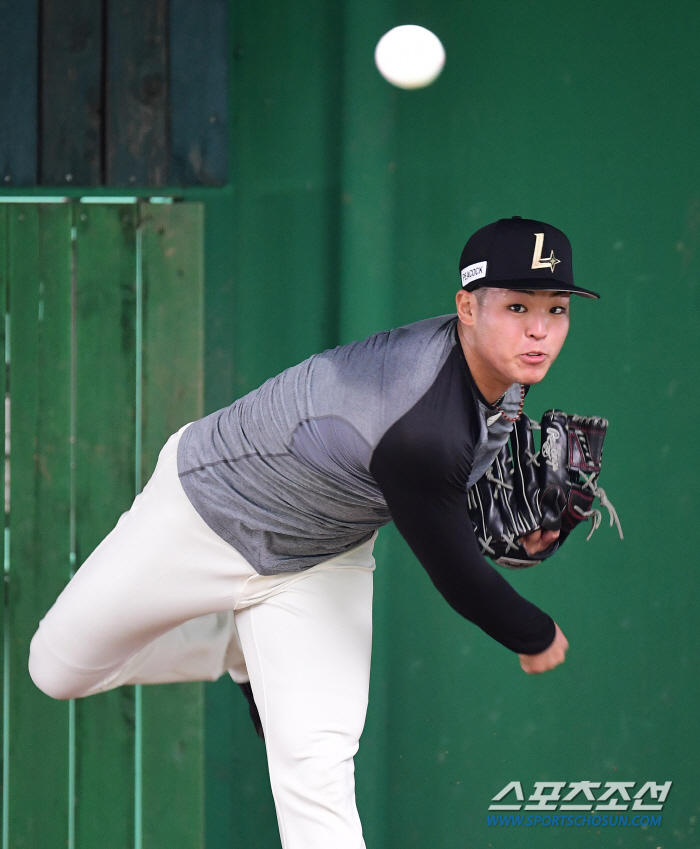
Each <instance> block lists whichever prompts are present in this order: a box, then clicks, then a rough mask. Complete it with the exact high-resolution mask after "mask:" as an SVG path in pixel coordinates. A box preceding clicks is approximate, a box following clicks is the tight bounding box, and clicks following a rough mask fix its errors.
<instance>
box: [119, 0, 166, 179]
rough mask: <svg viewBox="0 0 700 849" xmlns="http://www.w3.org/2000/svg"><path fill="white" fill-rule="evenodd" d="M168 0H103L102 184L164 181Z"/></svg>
mask: <svg viewBox="0 0 700 849" xmlns="http://www.w3.org/2000/svg"><path fill="white" fill-rule="evenodd" d="M167 19H168V16H167V0H139V2H136V0H114V2H111V3H109V4H108V24H107V32H108V44H107V81H106V82H107V104H106V119H107V124H106V141H107V163H106V165H107V184H108V185H110V186H164V185H166V184H167V181H168V158H169V149H168V148H169V144H168V110H169V92H168V74H167V46H168V41H167Z"/></svg>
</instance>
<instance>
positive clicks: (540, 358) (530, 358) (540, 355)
mask: <svg viewBox="0 0 700 849" xmlns="http://www.w3.org/2000/svg"><path fill="white" fill-rule="evenodd" d="M520 359H521V360H522V361H523V362H525V363H530V364H532V365H538V364H539V363H543V362H544V361H545V360H546V359H547V354H545V353H544V352H543V351H527V352H526V353H524V354H521V355H520Z"/></svg>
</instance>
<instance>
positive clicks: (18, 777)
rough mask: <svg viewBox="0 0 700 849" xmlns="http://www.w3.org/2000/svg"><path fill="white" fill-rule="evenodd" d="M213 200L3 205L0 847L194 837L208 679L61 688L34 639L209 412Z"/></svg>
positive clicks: (188, 840)
mask: <svg viewBox="0 0 700 849" xmlns="http://www.w3.org/2000/svg"><path fill="white" fill-rule="evenodd" d="M202 233H203V209H202V206H201V205H200V204H194V203H192V204H174V205H162V204H159V205H156V204H151V203H138V204H137V203H133V204H105V203H99V204H91V203H77V202H74V203H61V204H58V203H56V204H31V203H26V204H24V203H21V204H0V234H1V236H0V274H2V292H3V296H4V298H5V315H6V321H5V337H6V338H5V363H6V366H5V375H6V376H5V381H6V395H5V398H6V401H5V446H6V459H5V526H4V536H3V539H2V542H3V550H4V577H5V604H4V608H3V616H4V623H3V624H4V631H3V634H4V638H3V652H4V663H3V679H2V687H3V750H2V751H3V825H2V847H3V849H8V847H31V849H50V847H65V846H68V847H78V849H93V847H94V849H112V847H113V849H125V848H126V847H132V846H133V847H135V849H139V848H140V847H144V849H146V848H150V847H153V849H157V847H168V849H175V847H183V849H194V848H195V847H200V846H202V844H203V837H202V832H203V829H202V769H203V765H202V751H203V750H202V705H203V702H202V689H201V685H198V684H197V685H161V686H156V687H145V688H141V687H123V688H121V689H119V690H115V691H113V692H110V693H105V694H103V695H99V696H93V697H91V698H88V699H84V700H77V701H74V702H58V701H53V700H52V699H50V698H49V697H48V696H45V695H44V694H43V693H41V692H40V691H39V690H38V689H36V687H34V685H33V683H32V682H31V680H30V678H29V675H28V672H27V655H28V648H29V641H30V639H31V637H32V634H33V633H34V631H35V629H36V627H37V625H38V623H39V620H40V618H41V617H42V616H43V615H44V613H45V612H46V610H47V609H48V608H49V607H50V606H51V604H52V603H53V602H54V600H55V598H56V596H57V595H58V594H59V592H60V591H61V589H62V587H63V586H64V585H65V583H66V582H67V581H68V579H69V578H70V576H71V574H72V573H73V572H74V571H75V570H76V569H78V568H80V564H81V563H82V562H83V561H84V560H85V559H86V557H87V556H88V555H89V554H90V552H91V551H92V550H93V548H95V546H96V545H97V544H98V543H99V542H100V540H101V539H102V538H103V537H104V536H105V535H106V534H107V533H108V532H109V531H110V530H111V528H112V527H113V526H114V524H115V522H116V520H117V518H118V517H119V515H120V513H122V512H123V511H124V510H126V509H128V507H129V505H130V504H131V501H132V499H133V497H134V494H135V493H136V492H137V491H139V490H140V489H141V486H142V484H144V483H145V482H146V481H147V480H148V477H149V476H150V474H151V472H152V470H153V468H154V466H155V463H156V459H157V456H158V452H159V450H160V448H161V447H162V445H163V443H164V442H165V440H166V439H167V437H168V436H169V435H170V434H171V433H172V432H174V431H175V430H177V429H178V428H179V427H180V426H181V425H183V424H184V423H186V422H188V421H191V420H192V419H194V418H196V417H198V416H200V415H201V407H202V349H203V341H202V299H203V295H202V290H203V279H202V277H203V273H202Z"/></svg>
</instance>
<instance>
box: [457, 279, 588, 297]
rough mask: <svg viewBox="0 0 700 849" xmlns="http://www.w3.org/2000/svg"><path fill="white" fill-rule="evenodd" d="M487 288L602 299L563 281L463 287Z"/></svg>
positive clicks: (491, 282)
mask: <svg viewBox="0 0 700 849" xmlns="http://www.w3.org/2000/svg"><path fill="white" fill-rule="evenodd" d="M482 287H487V288H489V289H513V290H514V291H516V292H527V291H531V292H533V291H534V292H536V291H542V292H570V293H571V294H572V295H581V297H582V298H600V295H599V294H598V293H597V292H591V291H590V290H588V289H582V288H581V287H580V286H574V285H573V284H571V283H563V282H562V281H561V280H547V279H541V278H533V279H530V280H483V279H482V280H476V281H475V282H474V284H473V285H471V286H465V287H463V288H464V289H466V290H467V291H469V292H473V291H474V289H480V288H482Z"/></svg>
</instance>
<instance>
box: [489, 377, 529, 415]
mask: <svg viewBox="0 0 700 849" xmlns="http://www.w3.org/2000/svg"><path fill="white" fill-rule="evenodd" d="M505 397H506V393H505V392H504V393H503V395H501V397H500V398H499V399H498V400H499V401H503V399H504V398H505ZM524 404H525V386H524V385H523V384H522V383H521V384H520V406H519V407H518V413H517V415H516V416H515V418H513V417H512V416H509V415H507V414H506V413H504V412H503V410H502V409H501V408H500V407H499V406H498V402H497V401H496V402H494V403H493V404H492V406H493V407H495V408H496V409H497V410H498V412H499V413H500V414H501V415H502V416H503V418H504V419H505V420H506V421H508V422H517V421H518V419H519V418H520V416H521V415H522V412H523V405H524Z"/></svg>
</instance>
